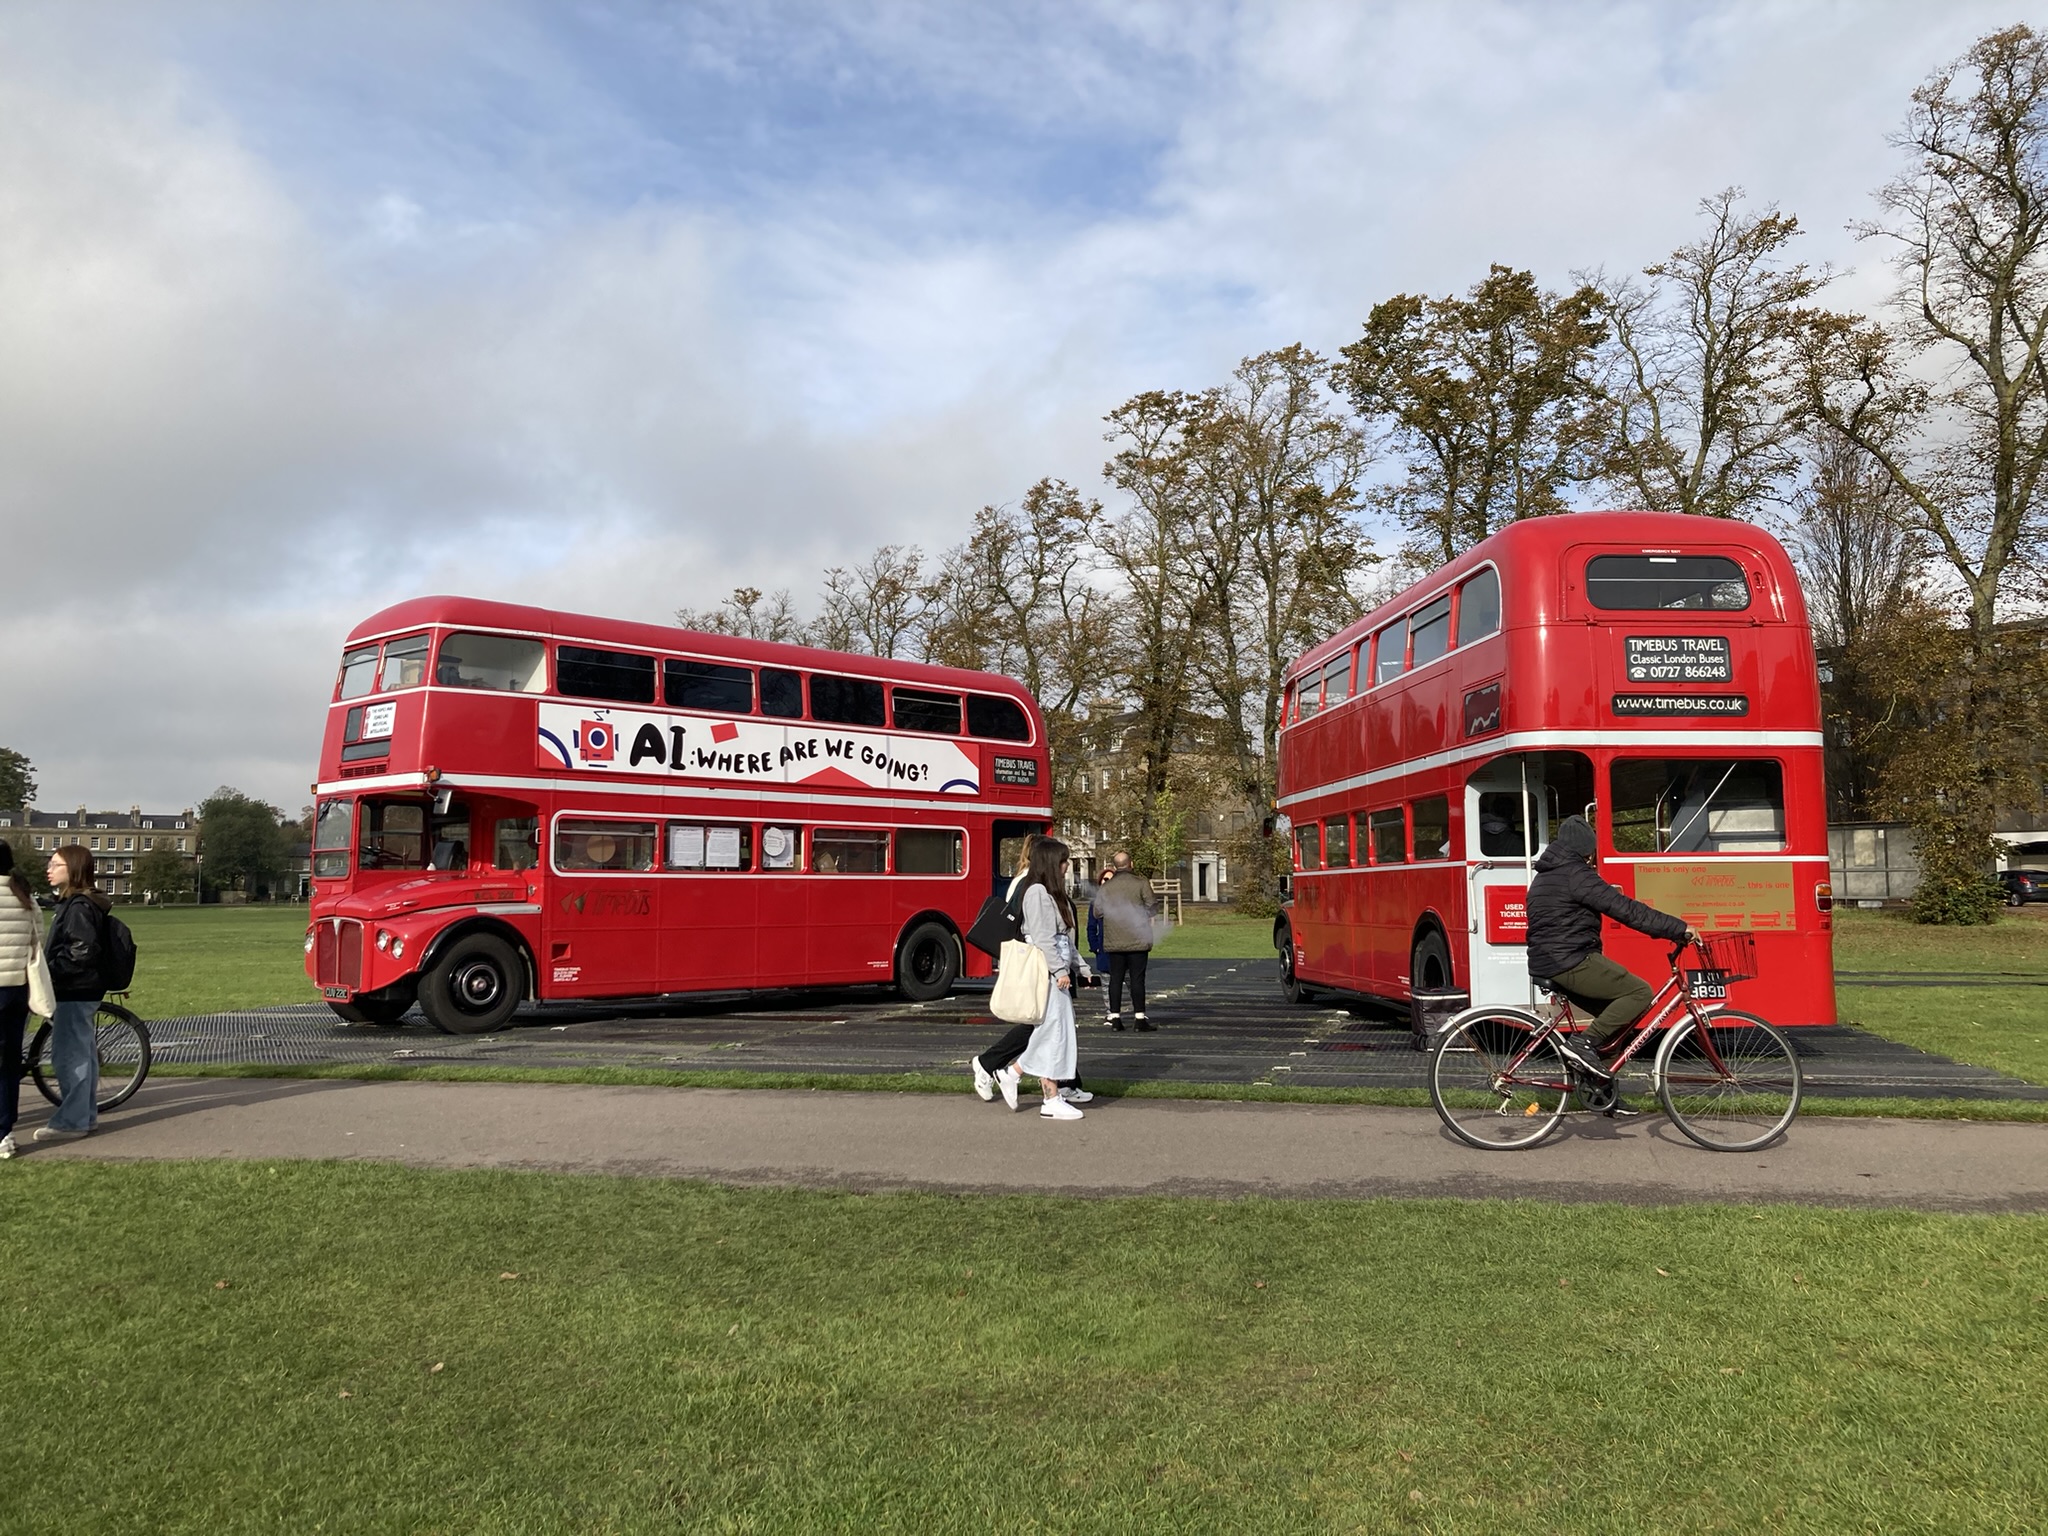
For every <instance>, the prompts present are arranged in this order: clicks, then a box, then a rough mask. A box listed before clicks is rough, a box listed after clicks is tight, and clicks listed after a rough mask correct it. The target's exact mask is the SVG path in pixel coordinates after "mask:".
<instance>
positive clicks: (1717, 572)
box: [1586, 555, 1749, 613]
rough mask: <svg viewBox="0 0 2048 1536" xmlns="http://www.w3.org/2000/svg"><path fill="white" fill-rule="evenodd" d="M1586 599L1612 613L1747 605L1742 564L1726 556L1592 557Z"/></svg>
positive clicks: (1731, 609)
mask: <svg viewBox="0 0 2048 1536" xmlns="http://www.w3.org/2000/svg"><path fill="white" fill-rule="evenodd" d="M1586 599H1587V601H1589V602H1590V603H1592V605H1593V606H1594V607H1595V608H1604V609H1608V610H1610V611H1628V612H1642V613H1646V612H1651V611H1654V610H1656V609H1660V608H1710V609H1716V610H1719V611H1722V612H1739V611H1741V610H1742V609H1744V608H1747V607H1748V606H1749V583H1748V582H1747V581H1745V580H1744V579H1743V575H1742V567H1741V566H1740V565H1738V564H1736V563H1735V561H1733V560H1731V559H1729V558H1728V557H1727V556H1726V555H1595V556H1594V557H1593V558H1592V559H1591V560H1589V561H1587V562H1586Z"/></svg>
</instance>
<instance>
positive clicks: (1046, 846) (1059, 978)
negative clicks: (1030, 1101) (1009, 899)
mask: <svg viewBox="0 0 2048 1536" xmlns="http://www.w3.org/2000/svg"><path fill="white" fill-rule="evenodd" d="M1023 906H1024V942H1025V943H1027V944H1029V945H1030V946H1031V947H1032V948H1033V949H1035V950H1037V951H1038V952H1039V954H1041V955H1043V956H1044V957H1045V965H1046V969H1047V970H1048V971H1049V972H1050V973H1051V975H1052V988H1051V990H1050V991H1049V992H1048V993H1047V994H1046V999H1045V1017H1044V1019H1043V1020H1041V1021H1040V1023H1039V1025H1038V1028H1036V1029H1034V1030H1033V1031H1032V1032H1031V1041H1030V1043H1029V1044H1028V1045H1026V1046H1025V1047H1024V1054H1023V1055H1022V1056H1019V1057H1018V1058H1017V1064H1016V1066H1015V1067H1014V1068H1013V1069H1012V1070H1013V1071H1016V1072H1018V1073H1020V1074H1021V1073H1025V1072H1028V1073H1030V1074H1031V1075H1032V1076H1034V1077H1036V1078H1037V1079H1038V1086H1039V1089H1040V1091H1042V1092H1043V1093H1044V1095H1045V1103H1044V1105H1043V1106H1042V1107H1041V1108H1040V1109H1039V1111H1038V1113H1039V1115H1040V1116H1041V1117H1042V1118H1044V1119H1047V1120H1078V1119H1080V1118H1081V1110H1080V1107H1079V1106H1078V1105H1076V1104H1074V1103H1072V1102H1070V1101H1069V1100H1067V1099H1065V1098H1062V1097H1061V1096H1060V1084H1061V1083H1062V1082H1063V1081H1065V1080H1066V1079H1068V1078H1071V1077H1072V1076H1073V1075H1074V1073H1075V1070H1076V1069H1077V1067H1078V1066H1079V1061H1080V1049H1079V1042H1078V1041H1077V1040H1076V1039H1075V1036H1074V978H1075V975H1076V973H1077V972H1079V971H1081V970H1082V969H1084V962H1083V961H1082V959H1081V955H1080V952H1079V951H1078V950H1077V949H1075V948H1074V904H1073V902H1072V901H1071V900H1069V899H1068V896H1067V845H1066V844H1065V843H1063V842H1060V841H1059V840H1058V839H1057V838H1050V837H1048V838H1046V839H1045V840H1044V841H1043V842H1041V843H1040V844H1039V845H1038V847H1037V848H1035V849H1034V850H1032V854H1031V872H1030V873H1029V874H1027V875H1026V876H1025V877H1024V904H1023Z"/></svg>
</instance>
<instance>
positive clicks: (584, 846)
mask: <svg viewBox="0 0 2048 1536" xmlns="http://www.w3.org/2000/svg"><path fill="white" fill-rule="evenodd" d="M555 868H557V869H559V870H563V871H567V872H580V871H593V872H613V873H620V872H628V871H634V872H637V871H640V870H648V869H652V868H654V823H653V822H651V821H599V820H596V819H594V818H593V819H591V820H588V821H584V820H573V819H570V818H567V817H565V818H563V819H562V820H561V821H558V822H556V823H555Z"/></svg>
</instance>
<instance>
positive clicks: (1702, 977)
mask: <svg viewBox="0 0 2048 1536" xmlns="http://www.w3.org/2000/svg"><path fill="white" fill-rule="evenodd" d="M1685 979H1686V981H1687V983H1688V984H1689V986H1690V988H1691V991H1692V995H1693V996H1694V997H1719V998H1726V997H1727V996H1728V975H1727V972H1725V971H1687V972H1686V973H1685Z"/></svg>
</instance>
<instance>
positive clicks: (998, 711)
mask: <svg viewBox="0 0 2048 1536" xmlns="http://www.w3.org/2000/svg"><path fill="white" fill-rule="evenodd" d="M967 734H968V735H970V736H982V737H986V738H987V739H988V740H990V741H1029V740H1030V739H1031V721H1030V720H1029V719H1028V718H1026V716H1025V714H1024V711H1023V710H1022V709H1021V708H1020V707H1018V704H1017V701H1016V700H1015V699H1001V698H996V697H994V696H993V695H991V694H986V693H970V694H969V695H967Z"/></svg>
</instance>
